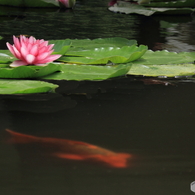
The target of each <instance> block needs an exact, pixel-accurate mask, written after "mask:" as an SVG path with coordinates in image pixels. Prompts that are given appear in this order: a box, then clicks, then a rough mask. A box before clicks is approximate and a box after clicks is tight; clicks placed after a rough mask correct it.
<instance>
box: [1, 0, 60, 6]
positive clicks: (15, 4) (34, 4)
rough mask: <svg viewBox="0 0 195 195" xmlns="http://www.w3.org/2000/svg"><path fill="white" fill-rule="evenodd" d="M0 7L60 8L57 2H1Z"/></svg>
mask: <svg viewBox="0 0 195 195" xmlns="http://www.w3.org/2000/svg"><path fill="white" fill-rule="evenodd" d="M0 5H8V6H16V7H57V6H58V7H59V4H58V2H57V1H55V0H33V1H29V0H14V1H13V0H0Z"/></svg>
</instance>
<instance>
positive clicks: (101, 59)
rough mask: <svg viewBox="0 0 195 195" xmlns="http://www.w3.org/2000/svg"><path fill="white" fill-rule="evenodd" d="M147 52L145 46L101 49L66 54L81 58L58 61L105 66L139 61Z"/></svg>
mask: <svg viewBox="0 0 195 195" xmlns="http://www.w3.org/2000/svg"><path fill="white" fill-rule="evenodd" d="M146 51H147V46H144V45H140V46H139V47H137V46H135V45H133V46H124V47H122V48H120V47H102V48H95V49H93V50H82V51H80V52H79V51H77V52H73V51H72V52H68V53H67V55H69V54H71V55H77V56H83V57H67V56H63V57H61V58H60V59H59V61H62V62H68V63H73V64H74V63H75V64H107V63H109V62H112V63H115V64H118V63H128V62H131V61H134V60H137V59H139V58H140V57H141V56H142V55H144V53H145V52H146Z"/></svg>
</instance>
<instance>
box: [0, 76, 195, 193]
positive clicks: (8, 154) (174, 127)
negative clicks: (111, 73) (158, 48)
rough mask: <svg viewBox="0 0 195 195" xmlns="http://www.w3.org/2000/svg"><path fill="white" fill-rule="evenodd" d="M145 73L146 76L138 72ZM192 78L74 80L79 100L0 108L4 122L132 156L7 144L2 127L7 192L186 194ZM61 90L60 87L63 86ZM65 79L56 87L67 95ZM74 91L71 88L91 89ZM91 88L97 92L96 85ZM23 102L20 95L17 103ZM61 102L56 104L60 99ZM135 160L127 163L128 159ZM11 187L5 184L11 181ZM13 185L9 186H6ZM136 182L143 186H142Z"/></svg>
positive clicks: (190, 174) (192, 159) (0, 163)
mask: <svg viewBox="0 0 195 195" xmlns="http://www.w3.org/2000/svg"><path fill="white" fill-rule="evenodd" d="M142 79H143V78H142ZM194 87H195V85H194V83H181V82H179V83H175V85H154V86H153V85H144V84H143V81H139V78H138V80H136V79H135V77H130V78H121V79H116V80H108V81H103V82H90V81H88V82H81V83H80V82H77V84H76V83H75V84H74V88H73V91H72V94H71V89H70V88H69V89H68V91H67V92H68V94H69V95H68V96H69V97H71V99H72V100H75V101H76V102H77V105H76V107H73V108H71V109H63V110H58V111H56V112H47V113H34V112H31V111H27V110H26V111H23V110H19V109H18V110H6V109H5V108H6V107H4V111H3V110H2V111H1V112H4V113H7V115H6V114H5V115H3V114H2V116H4V118H7V119H6V120H7V123H6V124H4V125H7V127H9V128H11V129H14V130H16V131H18V132H21V133H23V134H29V135H34V136H37V137H46V136H47V137H51V138H66V139H68V140H82V141H85V142H87V143H93V144H94V145H99V146H102V147H103V148H110V149H112V150H113V151H117V152H119V153H121V152H124V151H125V152H127V153H129V154H133V155H135V159H132V161H131V159H130V165H133V166H129V167H128V168H125V169H116V168H114V167H109V166H97V165H96V164H93V163H86V162H85V161H79V162H78V161H76V160H65V161H64V160H63V159H60V158H48V157H45V156H42V151H41V150H40V148H39V146H40V145H39V144H38V145H36V144H35V145H33V146H32V145H31V144H29V145H28V146H27V145H25V147H24V145H20V146H19V145H17V147H16V145H10V144H6V143H5V142H3V140H4V138H6V134H5V129H3V127H4V125H3V126H2V127H1V135H2V136H1V140H2V142H1V145H0V154H1V159H0V167H1V176H0V181H1V184H0V187H1V191H2V192H3V194H5V195H12V194H13V195H15V194H26V193H28V194H32V195H34V194H40V195H41V194H47V195H52V194H53V193H54V192H57V193H65V194H70V195H77V194H79V195H86V194H89V195H91V194H94V195H99V194H102V195H111V194H112V195H113V194H116V195H118V194H119V193H120V194H122V195H128V194H130V193H133V194H136V195H139V194H144V193H147V194H151V195H153V194H155V195H156V194H168V195H169V194H170V195H172V194H179V195H180V194H188V193H189V191H190V189H189V184H190V183H191V182H192V181H194V174H195V169H194V164H195V156H194V151H193V150H194V149H193V148H194V136H195V135H194V132H195V131H194V106H193V104H192V103H191V102H193V101H194V98H195V93H194V90H193V89H194ZM63 89H64V93H62V91H63ZM66 89H67V88H66V86H64V87H62V89H61V90H60V89H59V90H60V91H61V93H62V94H63V96H64V97H66V96H67V94H66V91H65V90H66ZM90 89H91V94H90V97H89V96H86V95H78V94H77V95H75V94H76V92H79V93H81V92H83V93H86V92H87V93H90ZM94 89H95V91H96V89H99V90H97V91H96V92H94ZM22 104H23V103H22V102H18V108H19V105H21V108H22ZM59 105H61V103H60V102H59ZM53 149H55V148H53V147H52V148H51V150H53ZM131 163H132V164H131ZM8 186H9V188H8ZM10 186H11V187H10ZM140 186H141V187H140Z"/></svg>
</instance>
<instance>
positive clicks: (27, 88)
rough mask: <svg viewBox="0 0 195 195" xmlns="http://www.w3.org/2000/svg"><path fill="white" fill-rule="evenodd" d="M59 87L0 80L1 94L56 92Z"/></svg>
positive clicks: (40, 83)
mask: <svg viewBox="0 0 195 195" xmlns="http://www.w3.org/2000/svg"><path fill="white" fill-rule="evenodd" d="M57 87H58V85H54V84H52V83H47V82H43V81H30V80H9V79H0V94H27V93H45V92H54V90H55V88H57Z"/></svg>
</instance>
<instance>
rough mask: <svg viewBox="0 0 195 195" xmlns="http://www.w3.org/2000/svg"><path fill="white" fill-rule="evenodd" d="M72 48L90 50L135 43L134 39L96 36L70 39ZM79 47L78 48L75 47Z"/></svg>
mask: <svg viewBox="0 0 195 195" xmlns="http://www.w3.org/2000/svg"><path fill="white" fill-rule="evenodd" d="M71 42H72V46H73V47H72V50H73V51H75V48H76V50H81V48H82V50H90V49H94V48H100V47H123V46H132V45H137V41H136V40H128V39H126V38H122V37H112V38H104V39H102V38H98V39H92V40H91V39H71ZM77 48H79V49H77Z"/></svg>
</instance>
